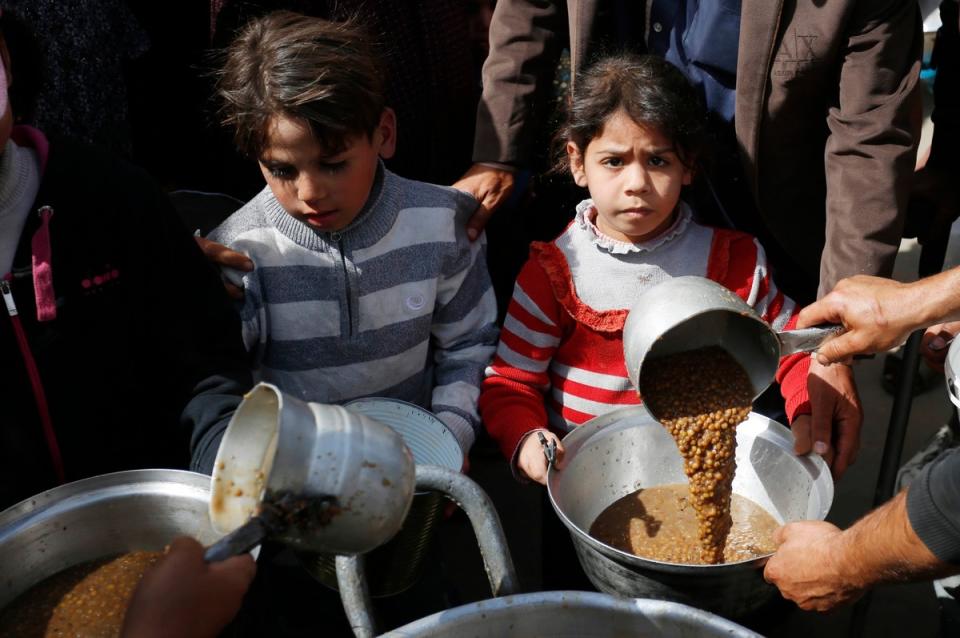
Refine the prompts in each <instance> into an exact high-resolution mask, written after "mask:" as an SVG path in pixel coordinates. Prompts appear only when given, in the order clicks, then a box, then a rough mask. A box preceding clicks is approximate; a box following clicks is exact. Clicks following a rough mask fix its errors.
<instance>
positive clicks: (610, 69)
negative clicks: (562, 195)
mask: <svg viewBox="0 0 960 638" xmlns="http://www.w3.org/2000/svg"><path fill="white" fill-rule="evenodd" d="M621 109H622V110H623V111H624V112H626V113H627V115H629V116H630V118H631V119H632V120H633V121H634V122H636V123H638V124H641V125H643V126H649V127H652V128H654V129H656V130H657V131H659V132H660V133H661V134H662V135H664V136H665V137H666V138H667V139H669V140H670V141H671V142H672V144H673V150H674V151H675V152H676V153H677V156H678V157H679V158H680V161H681V162H683V164H684V165H685V166H686V167H687V168H694V165H695V164H696V163H697V162H698V161H699V160H700V159H702V157H701V156H702V153H703V151H704V147H705V144H706V141H707V112H706V109H705V107H704V105H703V100H702V99H701V98H700V95H699V94H698V93H697V91H696V89H694V87H693V86H692V85H691V84H690V82H688V81H687V78H686V77H684V75H683V73H681V72H680V70H679V69H677V68H676V67H675V66H673V65H672V64H670V63H669V62H667V61H666V60H664V59H662V58H659V57H656V56H652V55H632V54H620V55H612V56H608V57H604V58H601V59H600V60H598V61H597V62H596V63H594V64H593V65H591V66H590V67H589V68H587V69H586V70H585V71H583V72H582V73H580V74H578V75H577V76H576V79H575V83H574V88H573V90H572V93H571V96H570V101H569V103H568V105H567V117H566V121H565V122H564V124H563V126H562V127H561V128H560V130H559V131H558V133H557V136H556V138H555V147H556V148H555V157H556V165H555V170H557V171H562V170H566V169H567V168H569V159H568V158H567V153H566V143H567V141H571V142H573V143H575V144H576V145H577V147H578V148H579V149H580V151H581V152H583V151H585V150H586V147H587V145H588V144H589V143H590V140H592V139H593V138H594V137H596V136H597V135H598V134H599V133H600V130H601V129H602V128H603V125H604V124H605V123H606V121H607V119H609V117H610V116H611V115H613V114H614V113H616V112H617V111H618V110H621Z"/></svg>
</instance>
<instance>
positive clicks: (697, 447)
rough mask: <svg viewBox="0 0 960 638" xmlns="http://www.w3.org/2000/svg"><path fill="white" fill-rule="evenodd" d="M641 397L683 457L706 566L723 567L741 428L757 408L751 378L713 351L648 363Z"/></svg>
mask: <svg viewBox="0 0 960 638" xmlns="http://www.w3.org/2000/svg"><path fill="white" fill-rule="evenodd" d="M640 395H641V397H642V398H643V400H644V401H645V402H646V403H647V405H648V407H649V408H650V411H651V412H652V413H654V414H656V415H657V417H658V418H659V420H660V423H662V424H663V426H664V427H665V428H666V429H667V430H668V431H669V432H670V434H671V436H673V439H674V441H676V443H677V448H678V449H679V450H680V455H681V456H682V457H683V469H684V473H685V474H686V475H687V478H688V479H689V481H690V499H691V502H692V505H693V510H694V512H695V514H696V518H697V524H698V525H697V529H698V538H699V541H700V557H701V560H702V561H703V562H704V563H707V564H716V563H722V562H723V561H724V545H725V544H726V541H727V535H728V534H729V533H730V528H731V526H732V524H733V519H732V517H731V515H730V499H731V495H732V494H733V475H734V471H735V470H736V458H735V452H736V447H737V434H736V427H737V425H739V424H740V423H742V422H743V421H745V420H746V419H747V417H748V416H749V415H750V408H751V405H752V403H753V389H752V386H751V385H750V378H749V377H748V376H747V373H746V371H745V370H744V369H743V368H742V367H741V366H740V364H739V363H737V361H736V360H735V359H734V358H733V357H731V356H730V354H729V353H727V352H726V350H724V349H723V348H720V347H717V346H711V347H708V348H701V349H698V350H691V351H688V352H681V353H677V354H673V355H669V356H664V357H660V358H657V359H651V360H650V361H648V362H647V363H646V364H645V365H644V369H643V375H642V377H641V379H640Z"/></svg>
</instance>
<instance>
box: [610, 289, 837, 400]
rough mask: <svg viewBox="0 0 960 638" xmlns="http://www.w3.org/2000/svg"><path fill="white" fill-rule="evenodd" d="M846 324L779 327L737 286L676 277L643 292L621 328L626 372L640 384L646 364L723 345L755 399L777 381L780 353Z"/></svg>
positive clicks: (805, 348)
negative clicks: (747, 380) (779, 329)
mask: <svg viewBox="0 0 960 638" xmlns="http://www.w3.org/2000/svg"><path fill="white" fill-rule="evenodd" d="M842 331H843V326H839V325H826V326H818V327H814V328H804V329H802V330H789V331H783V332H777V331H776V330H774V329H773V328H772V327H771V326H770V325H769V324H768V323H767V322H765V321H764V320H763V319H761V318H760V315H758V314H757V311H756V310H754V309H753V308H752V307H751V306H750V305H748V304H747V303H746V302H745V301H744V300H743V299H741V298H740V297H739V296H737V294H736V293H734V292H733V291H731V290H729V289H727V288H725V287H724V286H722V285H720V284H718V283H717V282H715V281H712V280H710V279H706V278H704V277H692V276H691V277H674V278H672V279H667V280H665V281H663V282H661V283H659V284H657V285H655V286H653V287H651V288H650V289H648V290H646V291H644V293H643V294H642V295H640V297H639V298H638V299H637V302H636V303H635V304H634V306H633V307H632V308H631V309H630V312H629V313H628V315H627V320H626V322H625V324H624V327H623V356H624V360H625V362H626V366H627V375H628V376H629V377H630V381H631V382H632V383H633V386H634V387H635V388H637V389H639V388H640V378H641V376H642V370H643V364H644V363H645V362H646V361H648V360H650V359H655V358H659V357H662V356H666V355H670V354H676V353H678V352H685V351H689V350H697V349H699V348H706V347H709V346H720V347H722V348H723V349H724V350H726V351H727V352H728V353H730V355H731V356H732V357H733V358H734V359H736V360H737V362H738V363H739V364H740V365H741V366H742V367H743V369H744V370H745V371H746V373H747V376H748V377H749V378H750V384H751V386H752V388H753V396H754V398H756V397H758V396H760V394H761V393H762V392H763V391H764V390H766V389H767V387H768V386H769V385H770V384H771V383H772V382H773V379H774V375H775V374H776V372H777V368H778V367H779V365H780V359H781V357H784V356H786V355H789V354H793V353H796V352H811V351H813V350H816V349H817V348H818V347H820V345H821V344H822V343H823V342H824V341H826V340H827V339H829V338H830V337H832V336H835V335H837V334H839V333H840V332H842Z"/></svg>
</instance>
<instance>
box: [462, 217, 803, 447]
mask: <svg viewBox="0 0 960 638" xmlns="http://www.w3.org/2000/svg"><path fill="white" fill-rule="evenodd" d="M595 217H596V210H595V209H594V208H593V206H592V202H591V201H590V200H587V201H585V202H582V203H581V204H580V206H578V209H577V217H576V219H575V220H574V221H573V222H571V224H570V225H569V226H568V227H567V229H566V230H565V231H564V232H563V234H561V235H560V236H559V237H558V238H557V239H555V240H554V241H553V242H550V243H535V244H533V245H532V246H531V250H530V259H529V260H528V261H527V263H526V265H524V267H523V270H522V271H521V272H520V275H519V277H518V278H517V283H516V287H515V288H514V292H513V299H512V300H511V302H510V306H509V308H508V310H507V317H506V320H505V322H504V326H503V330H502V331H501V335H500V343H499V345H498V346H497V353H496V355H495V357H494V359H493V363H492V364H491V365H490V367H489V368H487V372H486V374H487V378H486V379H485V381H484V383H483V391H482V393H481V395H480V411H481V414H482V415H483V422H484V425H485V426H486V428H487V431H488V432H489V433H490V435H491V436H492V437H493V438H494V439H495V440H496V441H497V442H498V443H499V445H500V448H501V450H502V452H503V454H504V455H505V456H506V457H507V458H508V459H511V460H512V461H515V458H516V453H517V451H518V448H519V445H520V443H521V442H522V441H523V439H524V437H525V436H526V435H527V434H529V433H530V432H532V431H533V430H535V429H537V428H544V427H549V428H550V429H551V430H553V431H554V432H557V433H558V434H560V435H563V434H565V433H566V432H569V431H570V430H571V429H572V428H573V427H575V426H577V425H579V424H581V423H583V422H585V421H587V420H589V419H591V418H593V417H595V416H600V415H602V414H605V413H607V412H610V411H611V410H615V409H617V408H620V407H623V406H627V405H635V404H637V403H639V398H638V396H637V393H636V391H635V390H634V388H633V387H632V385H631V383H630V379H629V378H628V377H627V371H626V365H625V364H624V360H623V324H624V321H625V320H626V317H627V312H628V310H629V308H631V307H632V306H633V304H634V302H635V301H636V299H637V297H638V296H639V295H640V293H642V292H643V291H644V290H646V289H647V288H649V287H650V286H652V285H654V284H656V283H658V282H660V281H662V280H664V279H667V278H670V277H678V276H682V275H699V276H701V277H708V278H710V279H712V280H714V281H717V282H719V283H721V284H723V285H724V286H726V287H728V288H730V289H731V290H733V291H734V292H736V293H737V294H738V295H739V296H740V297H741V298H742V299H744V300H745V301H746V302H747V303H748V304H750V305H751V306H752V307H754V308H755V309H756V310H757V312H758V313H759V314H760V316H761V317H763V319H764V320H765V321H767V322H768V323H770V324H771V325H772V326H773V327H774V329H776V330H784V329H789V328H790V327H791V326H792V325H793V324H794V323H795V322H796V317H795V311H796V306H795V304H794V302H793V301H792V300H790V299H789V298H787V297H785V296H784V295H783V293H781V292H780V291H779V290H778V289H777V288H776V285H775V284H774V282H773V279H772V278H771V277H770V273H769V271H768V269H767V264H766V257H765V256H764V252H763V249H762V248H761V247H760V244H759V243H757V241H756V240H755V239H753V238H752V237H750V236H749V235H746V234H744V233H740V232H737V231H731V230H722V229H714V228H708V227H705V226H701V225H699V224H696V223H695V222H693V221H692V219H691V214H690V211H689V209H688V208H687V207H686V205H685V204H681V205H680V214H679V216H678V219H677V221H676V222H675V223H674V225H673V226H672V227H671V228H670V229H668V230H667V232H665V233H664V234H663V235H661V236H659V237H657V238H656V239H653V240H651V241H649V242H646V243H641V244H630V243H625V242H619V241H616V240H614V239H611V238H609V237H607V236H605V235H603V234H602V233H601V232H600V231H599V230H598V229H597V227H596V225H595V224H594V221H593V220H594V219H595ZM809 361H810V359H809V357H808V356H806V355H792V356H790V357H784V358H783V359H782V360H781V362H780V368H779V370H778V372H777V381H779V382H780V384H781V387H782V390H783V396H784V398H785V399H786V409H787V415H788V417H789V419H790V420H791V421H792V420H793V418H794V417H795V416H796V415H797V414H801V413H806V412H809V411H810V409H809V395H808V394H807V383H806V377H807V372H808V370H809V367H810V363H809Z"/></svg>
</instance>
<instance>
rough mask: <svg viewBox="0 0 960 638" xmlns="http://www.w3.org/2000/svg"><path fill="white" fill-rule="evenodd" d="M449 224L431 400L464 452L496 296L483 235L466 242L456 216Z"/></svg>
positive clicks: (474, 419)
mask: <svg viewBox="0 0 960 638" xmlns="http://www.w3.org/2000/svg"><path fill="white" fill-rule="evenodd" d="M469 205H470V209H471V210H472V209H473V208H475V207H476V202H475V201H473V200H470V204H469ZM455 224H456V228H455V230H454V232H455V233H456V236H457V250H456V257H455V258H454V259H452V260H451V261H450V263H449V264H448V265H447V267H446V268H445V269H444V270H445V272H444V274H443V275H442V277H441V279H440V281H439V283H438V286H437V301H436V307H435V309H434V313H433V324H432V326H431V328H430V330H431V345H432V347H433V360H434V386H433V394H432V400H431V405H432V409H433V412H434V413H435V414H436V415H437V417H438V418H439V419H440V420H441V421H443V422H444V423H445V424H446V425H447V427H449V428H450V429H451V431H452V432H453V433H454V435H455V436H456V437H457V441H459V443H460V447H461V448H462V449H463V453H464V455H465V456H466V454H467V453H468V452H469V451H470V448H471V447H472V446H473V442H474V440H475V439H476V433H477V430H479V428H480V416H479V414H478V413H477V398H478V397H479V395H480V383H481V381H482V380H483V370H484V368H485V367H486V366H487V364H488V363H489V362H490V357H491V356H493V350H494V347H495V344H496V343H497V332H498V331H497V325H496V320H497V300H496V297H495V296H494V291H493V285H492V284H491V282H490V275H489V274H488V272H487V262H486V255H485V253H486V238H485V237H481V238H480V239H478V240H477V241H475V242H471V241H469V240H468V239H467V236H466V232H465V231H466V225H465V223H461V216H458V217H457V219H456V220H455Z"/></svg>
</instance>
